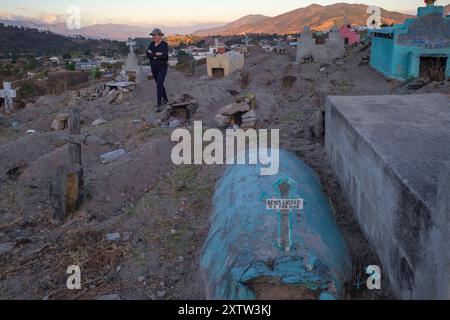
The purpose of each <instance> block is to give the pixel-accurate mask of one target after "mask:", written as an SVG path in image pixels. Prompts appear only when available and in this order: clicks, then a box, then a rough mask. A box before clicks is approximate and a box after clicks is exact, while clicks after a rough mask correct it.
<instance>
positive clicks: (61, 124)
mask: <svg viewBox="0 0 450 320" xmlns="http://www.w3.org/2000/svg"><path fill="white" fill-rule="evenodd" d="M68 120H69V113H68V112H62V113H59V114H57V115H56V117H55V119H54V120H53V122H52V126H51V128H52V130H54V131H60V130H64V129H66V128H67V126H68V125H67V123H68Z"/></svg>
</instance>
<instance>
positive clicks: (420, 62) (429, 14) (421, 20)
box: [370, 0, 450, 81]
mask: <svg viewBox="0 0 450 320" xmlns="http://www.w3.org/2000/svg"><path fill="white" fill-rule="evenodd" d="M444 9H445V8H444V7H442V6H435V5H434V1H431V0H430V1H429V4H428V5H427V6H426V7H420V8H418V13H417V18H416V19H407V20H406V21H405V23H404V24H399V25H395V26H393V27H388V28H381V29H374V30H370V35H371V36H372V49H371V50H372V52H371V56H370V65H371V66H372V67H373V68H375V69H376V70H378V71H379V72H381V73H383V74H384V75H385V76H387V77H389V78H394V79H399V80H404V79H407V78H410V77H425V78H430V77H431V78H434V79H432V80H438V81H441V80H443V78H445V77H450V16H447V17H445V15H444V14H445V13H444V12H445V10H444Z"/></svg>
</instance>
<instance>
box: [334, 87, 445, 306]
mask: <svg viewBox="0 0 450 320" xmlns="http://www.w3.org/2000/svg"><path fill="white" fill-rule="evenodd" d="M325 140H326V142H325V143H326V150H327V154H328V155H329V157H330V160H331V164H332V168H333V170H334V172H335V173H336V175H337V176H338V178H339V181H340V184H341V186H342V188H343V190H344V193H345V195H346V197H347V199H348V200H349V202H350V203H351V205H352V207H353V209H354V212H355V215H356V217H357V219H358V221H359V224H360V225H361V228H362V230H363V232H364V233H365V235H366V237H367V239H368V240H369V242H370V243H371V245H372V246H373V248H374V250H375V251H376V252H377V254H378V255H379V257H380V260H381V262H382V267H383V270H382V273H383V274H384V275H387V276H388V280H389V282H390V284H391V287H392V289H393V291H394V294H395V295H396V296H397V297H398V298H401V299H449V298H450V98H449V97H448V96H445V95H440V94H424V95H403V96H400V95H397V96H356V97H343V96H339V97H328V99H327V106H326V138H325Z"/></svg>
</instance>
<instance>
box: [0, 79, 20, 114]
mask: <svg viewBox="0 0 450 320" xmlns="http://www.w3.org/2000/svg"><path fill="white" fill-rule="evenodd" d="M16 97H17V95H16V90H13V89H12V87H11V82H3V90H0V98H3V99H4V100H5V112H6V113H10V112H11V110H12V108H13V98H16Z"/></svg>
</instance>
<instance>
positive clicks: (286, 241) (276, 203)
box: [260, 178, 303, 252]
mask: <svg viewBox="0 0 450 320" xmlns="http://www.w3.org/2000/svg"><path fill="white" fill-rule="evenodd" d="M273 187H274V189H275V196H276V199H270V198H269V196H268V194H267V193H266V192H264V193H263V194H262V195H261V197H260V200H261V201H265V202H266V209H268V210H276V212H277V247H278V249H279V250H284V251H286V252H289V251H290V250H291V249H292V219H294V217H293V215H294V214H293V212H294V211H295V210H301V209H303V199H293V197H294V195H298V194H299V193H298V192H297V188H296V183H295V181H293V180H291V179H289V178H285V179H282V178H280V179H278V180H277V181H276V182H275V183H274V184H273ZM283 200H284V201H283ZM292 203H294V205H292Z"/></svg>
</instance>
